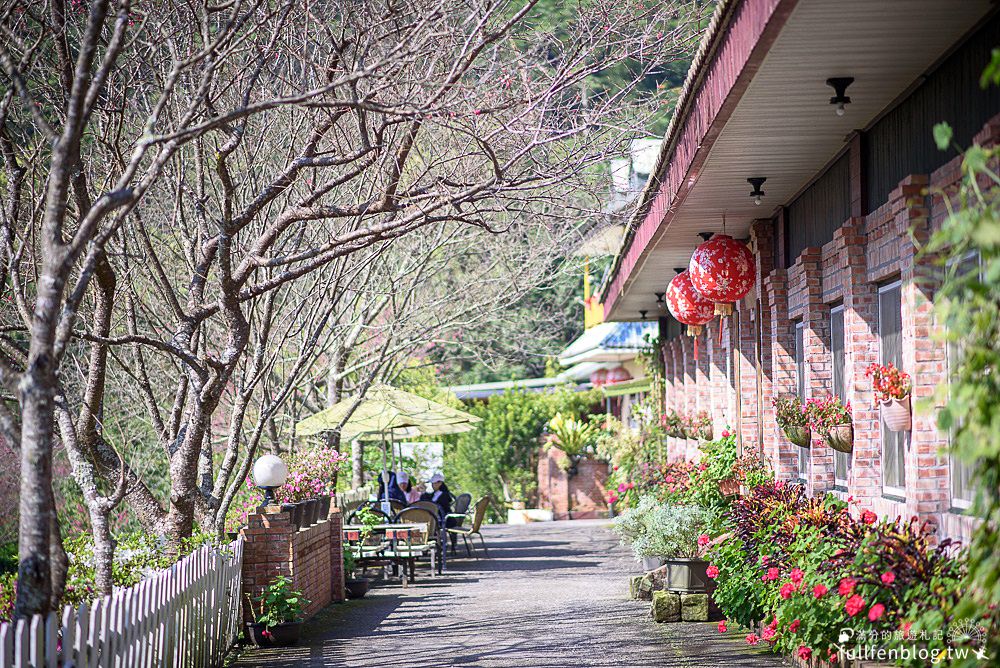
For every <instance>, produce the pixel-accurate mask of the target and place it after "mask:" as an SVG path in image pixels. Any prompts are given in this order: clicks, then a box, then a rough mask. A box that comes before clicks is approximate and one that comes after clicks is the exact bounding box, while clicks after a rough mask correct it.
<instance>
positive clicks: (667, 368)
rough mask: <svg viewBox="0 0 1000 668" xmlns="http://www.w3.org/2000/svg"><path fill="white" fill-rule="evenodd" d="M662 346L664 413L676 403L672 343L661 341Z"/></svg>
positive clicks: (671, 341)
mask: <svg viewBox="0 0 1000 668" xmlns="http://www.w3.org/2000/svg"><path fill="white" fill-rule="evenodd" d="M661 345H662V346H663V380H664V382H665V384H666V387H665V388H664V390H663V400H664V401H663V403H664V411H669V410H671V409H672V408H673V407H674V402H675V401H676V387H675V380H676V379H675V377H674V342H673V340H670V341H662V342H661Z"/></svg>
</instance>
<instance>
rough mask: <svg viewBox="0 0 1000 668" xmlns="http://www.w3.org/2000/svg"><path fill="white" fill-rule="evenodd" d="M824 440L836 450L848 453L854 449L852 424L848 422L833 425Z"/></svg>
mask: <svg viewBox="0 0 1000 668" xmlns="http://www.w3.org/2000/svg"><path fill="white" fill-rule="evenodd" d="M824 440H825V441H826V444H827V445H829V446H830V447H831V448H833V449H834V450H836V451H837V452H846V453H847V454H850V453H851V451H852V450H853V449H854V425H853V424H850V423H848V424H837V425H834V426H832V427H830V431H829V432H828V433H827V434H826V436H824Z"/></svg>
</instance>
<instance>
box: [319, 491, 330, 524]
mask: <svg viewBox="0 0 1000 668" xmlns="http://www.w3.org/2000/svg"><path fill="white" fill-rule="evenodd" d="M316 519H317V521H319V522H325V521H326V520H328V519H330V495H329V494H324V495H323V496H321V497H319V513H318V514H317V516H316Z"/></svg>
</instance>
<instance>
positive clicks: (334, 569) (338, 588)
mask: <svg viewBox="0 0 1000 668" xmlns="http://www.w3.org/2000/svg"><path fill="white" fill-rule="evenodd" d="M328 524H329V525H330V580H331V584H330V600H332V601H333V602H334V603H340V602H341V601H343V600H344V599H345V595H344V515H343V513H341V511H340V508H330V521H329V522H328Z"/></svg>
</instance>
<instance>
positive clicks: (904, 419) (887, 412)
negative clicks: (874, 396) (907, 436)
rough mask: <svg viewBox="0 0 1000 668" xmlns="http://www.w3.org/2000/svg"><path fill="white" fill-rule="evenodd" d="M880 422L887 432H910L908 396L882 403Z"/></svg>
mask: <svg viewBox="0 0 1000 668" xmlns="http://www.w3.org/2000/svg"><path fill="white" fill-rule="evenodd" d="M882 421H883V422H885V426H886V427H888V428H889V431H910V428H911V420H910V395H906V396H905V397H903V398H902V399H895V398H890V399H889V400H888V401H883V402H882Z"/></svg>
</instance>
